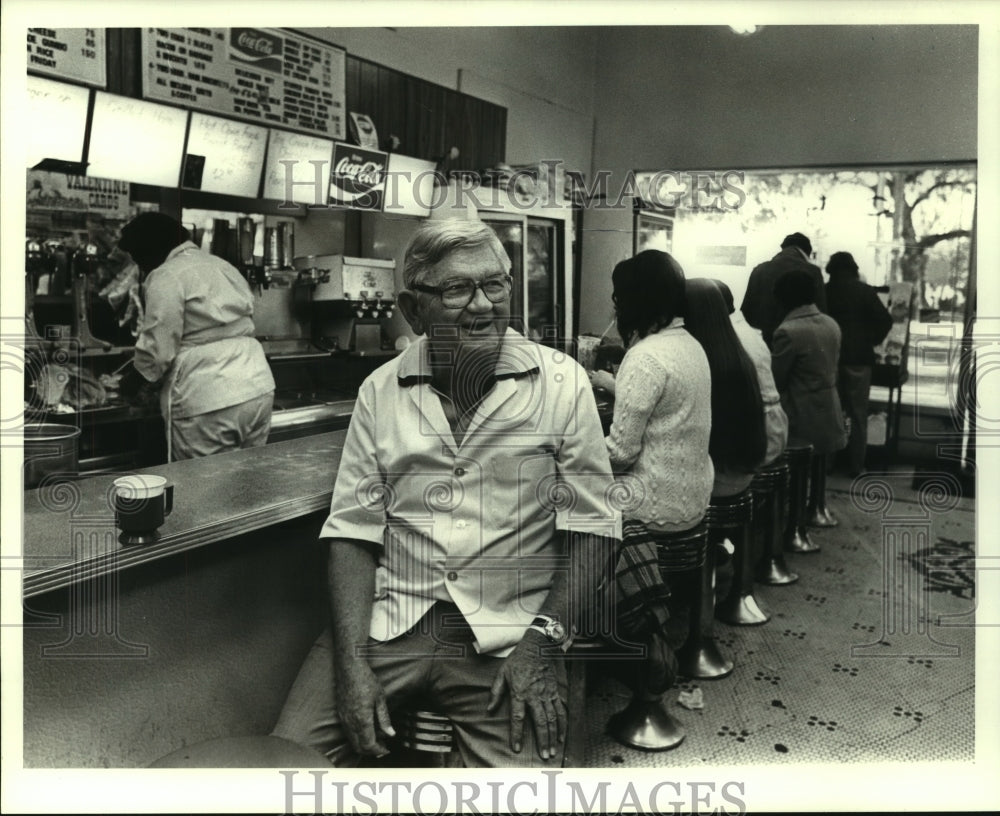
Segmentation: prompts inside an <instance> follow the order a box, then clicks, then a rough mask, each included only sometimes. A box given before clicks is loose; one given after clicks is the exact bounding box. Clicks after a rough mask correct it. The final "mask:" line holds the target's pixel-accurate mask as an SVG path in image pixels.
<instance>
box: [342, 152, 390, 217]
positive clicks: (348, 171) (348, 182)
mask: <svg viewBox="0 0 1000 816" xmlns="http://www.w3.org/2000/svg"><path fill="white" fill-rule="evenodd" d="M387 161H388V157H387V156H386V154H385V153H382V152H380V151H378V150H367V149H366V148H363V147H358V146H357V145H350V144H342V143H337V144H336V145H335V146H334V149H333V171H332V172H331V174H330V203H331V204H334V205H337V206H341V207H352V208H354V209H359V210H381V209H382V200H383V194H384V192H385V171H386V163H387Z"/></svg>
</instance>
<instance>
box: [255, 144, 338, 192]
mask: <svg viewBox="0 0 1000 816" xmlns="http://www.w3.org/2000/svg"><path fill="white" fill-rule="evenodd" d="M332 157H333V142H332V141H331V140H329V139H321V138H319V137H317V136H307V135H305V134H304V133H291V132H289V131H285V130H272V131H271V136H270V140H269V142H268V146H267V171H266V174H265V176H264V198H272V199H277V200H278V201H293V202H295V203H297V204H314V205H317V206H325V205H326V196H327V190H328V187H329V184H330V161H331V159H332Z"/></svg>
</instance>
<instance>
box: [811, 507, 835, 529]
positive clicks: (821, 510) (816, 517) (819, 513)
mask: <svg viewBox="0 0 1000 816" xmlns="http://www.w3.org/2000/svg"><path fill="white" fill-rule="evenodd" d="M807 523H808V525H809V526H810V527H836V526H837V525H838V524H839V523H840V522H838V521H837V519H836V518H834V516H833V514H832V513H831V512H830V511H829V510H827V508H825V507H817V508H816V509H815V510H813V511H812V513H811V514H810V516H809V521H808V522H807Z"/></svg>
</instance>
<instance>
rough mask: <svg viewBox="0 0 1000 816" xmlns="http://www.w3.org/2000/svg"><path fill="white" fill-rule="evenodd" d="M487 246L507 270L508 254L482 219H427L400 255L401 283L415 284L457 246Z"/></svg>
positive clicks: (405, 285) (405, 284)
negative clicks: (401, 260) (401, 256)
mask: <svg viewBox="0 0 1000 816" xmlns="http://www.w3.org/2000/svg"><path fill="white" fill-rule="evenodd" d="M481 246H488V247H490V248H491V249H492V250H493V251H494V252H495V253H496V255H497V258H498V259H499V260H500V261H501V262H502V263H503V265H504V271H506V272H509V271H510V257H509V256H508V255H507V252H506V250H504V248H503V244H502V243H500V239H499V238H498V237H497V234H496V233H495V232H494V231H493V230H492V229H490V227H488V226H487V225H486V224H484V223H483V222H482V221H465V220H462V219H458V218H452V219H448V220H447V221H427V222H426V223H425V224H424V225H423V226H421V227H420V229H418V230H417V232H416V234H415V235H414V236H413V238H411V239H410V243H409V245H408V246H407V247H406V253H405V255H404V256H403V286H404V287H407V288H409V287H410V286H412V285H413V284H415V283H418V282H419V281H420V280H421V279H422V278H423V277H424V276H425V275H426V273H427V272H429V271H430V270H431V269H433V267H434V266H435V265H436V264H438V263H440V262H441V261H442V260H444V259H445V258H446V257H448V256H449V255H450V254H451V253H452V252H455V251H456V250H460V249H475V248H477V247H481Z"/></svg>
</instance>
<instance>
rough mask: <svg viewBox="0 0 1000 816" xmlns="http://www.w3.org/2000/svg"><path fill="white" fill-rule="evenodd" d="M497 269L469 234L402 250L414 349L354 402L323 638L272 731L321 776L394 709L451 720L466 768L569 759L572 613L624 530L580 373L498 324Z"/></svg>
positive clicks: (444, 233)
mask: <svg viewBox="0 0 1000 816" xmlns="http://www.w3.org/2000/svg"><path fill="white" fill-rule="evenodd" d="M510 265H511V264H510V259H509V258H508V257H507V255H506V253H505V252H504V249H503V247H502V245H501V244H500V242H499V241H498V239H497V238H496V235H495V234H494V233H493V231H492V230H491V229H490V228H489V227H488V226H485V225H484V224H482V223H480V222H476V221H431V222H428V223H427V224H425V225H424V226H423V227H421V228H420V229H419V230H418V231H417V233H416V235H415V236H414V238H413V239H412V241H411V243H410V245H409V246H408V248H407V249H406V253H405V256H404V270H403V275H404V289H403V290H402V291H401V292H400V294H399V299H398V302H399V307H400V309H401V310H402V312H403V314H404V316H405V317H406V319H407V321H408V322H409V324H410V326H411V327H412V329H413V331H414V332H415V333H416V334H417V335H422V336H421V337H419V338H418V340H417V341H416V342H414V343H411V344H410V345H409V346H408V347H407V348H406V350H405V351H403V352H402V353H401V354H400V355H399V356H398V357H396V358H395V359H393V360H392V361H391V362H389V363H387V364H385V365H383V366H382V367H380V368H379V369H377V370H376V371H375V372H374V373H373V374H372V375H371V376H370V377H368V379H366V380H365V382H364V383H363V384H362V386H361V388H360V391H359V393H358V398H357V405H356V408H355V411H354V414H353V416H352V418H351V424H350V427H349V429H348V432H347V436H346V439H345V442H344V449H343V456H342V459H341V463H340V468H339V471H338V473H337V479H336V485H335V487H334V493H333V499H332V504H331V511H330V514H329V516H328V518H327V520H326V523H325V524H324V526H323V528H322V531H321V533H320V535H321V537H322V538H323V539H325V540H326V541H327V542H328V544H329V571H328V574H329V595H330V608H331V610H332V625H331V627H330V628H329V629H328V630H327V631H325V632H324V633H323V634H322V635H321V636H320V637H319V639H318V640H317V641H316V643H315V644H314V645H313V647H312V650H311V651H310V653H309V655H308V656H307V657H306V660H305V662H304V664H303V666H302V668H301V670H300V672H299V675H298V677H297V679H296V680H295V683H294V685H293V687H292V689H291V691H290V693H289V695H288V698H287V700H286V702H285V705H284V708H283V710H282V712H281V715H280V718H279V721H278V723H277V724H276V726H275V728H274V732H273V733H274V734H275V735H276V736H280V737H284V738H286V739H290V740H293V741H295V742H298V743H301V744H304V745H308V746H311V747H313V748H317V749H319V750H320V751H322V752H323V753H324V754H325V755H326V756H327V757H328V758H329V759H330V761H331V762H332V763H333V764H334V765H353V764H357V763H358V762H359V761H360V760H361V759H362V758H363V757H366V756H379V755H382V754H384V753H386V751H387V749H388V747H389V745H388V738H390V737H392V736H393V734H394V728H393V724H392V723H393V717H394V713H395V711H396V710H397V709H398V708H399V707H400V706H407V705H409V706H417V705H418V706H420V707H422V708H423V707H430V708H432V709H433V710H436V711H437V712H439V713H440V714H443V715H444V716H446V717H447V718H448V719H449V720H450V722H451V724H452V728H453V734H454V749H455V750H457V752H458V754H459V758H460V761H461V763H462V764H464V765H465V766H468V767H520V766H524V767H531V766H539V767H558V766H559V765H561V763H562V760H563V754H564V738H565V732H566V700H567V684H566V668H565V665H564V659H563V647H565V646H566V643H567V637H568V635H570V634H571V632H572V625H573V619H572V618H571V616H570V610H573V612H574V613H579V614H581V615H583V614H589V610H590V608H591V607H592V606H593V603H594V600H595V597H596V595H597V589H598V586H599V584H600V582H601V580H602V579H603V577H604V576H605V575H606V574H608V572H609V570H610V565H611V552H612V550H613V547H614V540H615V539H617V538H618V537H619V536H620V525H621V521H620V517H619V515H618V513H617V512H616V511H615V510H613V509H612V508H610V507H609V504H608V500H607V498H606V497H607V496H609V495H610V493H609V491H610V490H611V488H612V487H613V476H612V473H611V468H610V465H609V463H608V455H607V451H606V450H605V447H604V441H603V438H602V433H601V424H600V419H599V417H598V414H597V407H596V404H595V402H594V399H593V396H592V393H591V390H590V385H589V382H588V380H587V377H586V374H585V372H584V371H583V369H582V368H581V367H580V366H579V365H578V364H577V363H576V362H575V361H574V360H572V359H570V358H568V357H567V356H566V355H562V354H556V353H554V352H553V351H552V350H551V349H545V348H543V347H542V346H539V345H537V344H536V343H534V342H531V341H529V340H526V339H525V338H524V337H522V336H521V335H519V334H518V333H517V332H515V331H514V330H513V329H511V328H510V327H509V325H508V324H509V320H510V293H511V278H510V274H509V272H510ZM567 495H572V496H573V501H572V502H569V503H567V502H566V501H563V500H562V498H560V497H565V496H567ZM560 559H561V560H560ZM567 564H568V568H567V566H566V565H567ZM557 566H559V568H558V569H556V567H557Z"/></svg>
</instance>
